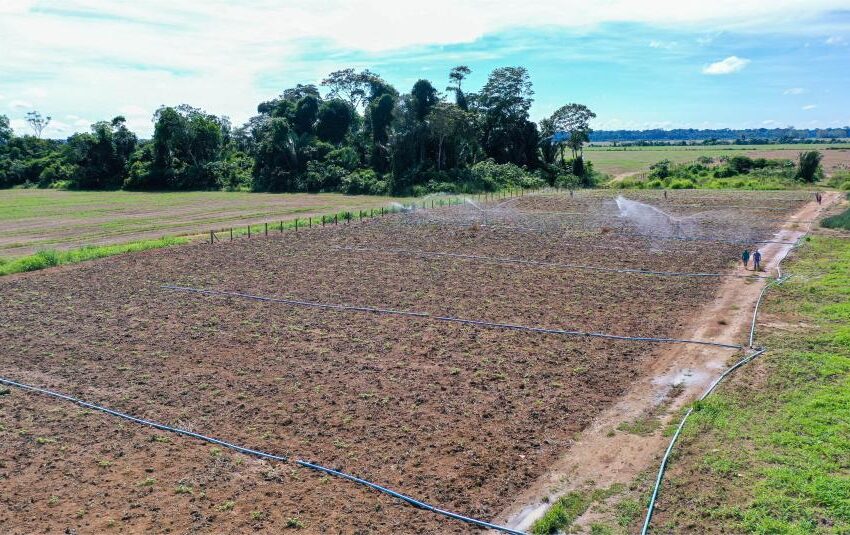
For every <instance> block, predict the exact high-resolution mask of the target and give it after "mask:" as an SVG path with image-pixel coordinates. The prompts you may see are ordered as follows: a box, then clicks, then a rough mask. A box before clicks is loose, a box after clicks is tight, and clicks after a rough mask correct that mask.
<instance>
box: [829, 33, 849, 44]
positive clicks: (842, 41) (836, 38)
mask: <svg viewBox="0 0 850 535" xmlns="http://www.w3.org/2000/svg"><path fill="white" fill-rule="evenodd" d="M824 43H825V44H827V45H833V46H837V45H846V44H847V41H846V40H845V39H844V38H843V37H841V36H840V35H833V36H831V37H829V38H828V39H827V40H826V41H824Z"/></svg>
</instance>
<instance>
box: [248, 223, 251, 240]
mask: <svg viewBox="0 0 850 535" xmlns="http://www.w3.org/2000/svg"><path fill="white" fill-rule="evenodd" d="M248 237H249V238H250V237H251V225H248Z"/></svg>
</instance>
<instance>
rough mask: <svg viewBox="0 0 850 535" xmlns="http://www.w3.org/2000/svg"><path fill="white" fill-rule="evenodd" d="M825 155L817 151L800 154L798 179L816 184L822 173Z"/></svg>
mask: <svg viewBox="0 0 850 535" xmlns="http://www.w3.org/2000/svg"><path fill="white" fill-rule="evenodd" d="M822 159H823V155H822V154H821V153H820V152H819V151H816V150H810V151H806V152H801V153H800V160H799V162H798V164H797V178H798V179H800V180H802V181H803V182H809V183H811V182H816V181H817V179H818V174H819V171H820V162H821V160H822Z"/></svg>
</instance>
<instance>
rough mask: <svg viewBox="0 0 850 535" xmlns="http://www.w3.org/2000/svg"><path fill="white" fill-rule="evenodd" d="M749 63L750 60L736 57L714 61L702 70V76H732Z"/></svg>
mask: <svg viewBox="0 0 850 535" xmlns="http://www.w3.org/2000/svg"><path fill="white" fill-rule="evenodd" d="M749 63H750V60H748V59H744V58H739V57H738V56H729V57H728V58H726V59H722V60H720V61H715V62H714V63H711V64H710V65H706V66H705V67H703V68H702V73H703V74H712V75H716V74H732V73H735V72H738V71H740V70H741V69H743V68H744V67H746V66H747V65H748V64H749Z"/></svg>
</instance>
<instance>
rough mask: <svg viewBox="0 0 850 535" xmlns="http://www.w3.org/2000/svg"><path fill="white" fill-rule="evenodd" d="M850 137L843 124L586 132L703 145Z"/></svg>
mask: <svg viewBox="0 0 850 535" xmlns="http://www.w3.org/2000/svg"><path fill="white" fill-rule="evenodd" d="M846 138H850V126H845V127H843V128H808V129H799V128H794V127H793V126H789V127H787V128H745V129H739V130H733V129H730V128H719V129H698V128H674V129H671V130H663V129H661V128H655V129H651V130H597V131H596V132H593V133H592V134H591V136H590V141H592V142H625V143H628V142H635V143H634V144H640V142H669V141H700V142H703V143H704V144H706V145H711V144H726V143H729V142H733V143H735V144H738V145H755V144H768V143H811V142H814V141H817V140H830V141H838V140H841V139H846Z"/></svg>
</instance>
